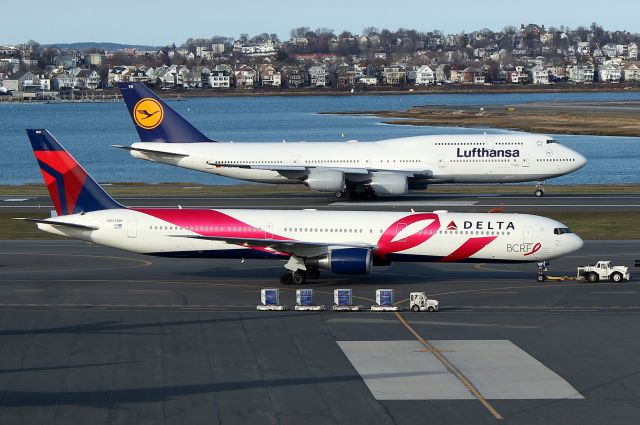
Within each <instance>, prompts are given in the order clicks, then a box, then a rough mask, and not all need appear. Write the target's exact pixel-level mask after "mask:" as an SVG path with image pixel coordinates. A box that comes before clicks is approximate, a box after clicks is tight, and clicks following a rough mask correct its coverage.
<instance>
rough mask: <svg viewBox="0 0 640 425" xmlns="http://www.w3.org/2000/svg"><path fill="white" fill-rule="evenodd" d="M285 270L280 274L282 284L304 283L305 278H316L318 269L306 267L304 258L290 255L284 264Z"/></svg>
mask: <svg viewBox="0 0 640 425" xmlns="http://www.w3.org/2000/svg"><path fill="white" fill-rule="evenodd" d="M284 268H285V269H286V270H285V272H284V273H283V274H282V276H280V283H282V284H283V285H291V284H294V285H304V284H305V283H306V282H307V279H318V278H319V277H320V270H319V269H318V268H317V267H307V266H306V264H305V263H304V260H303V259H302V258H300V257H296V256H295V255H292V256H291V257H289V261H287V264H285V265H284Z"/></svg>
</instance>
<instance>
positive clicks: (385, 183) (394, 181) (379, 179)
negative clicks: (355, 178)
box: [369, 173, 409, 195]
mask: <svg viewBox="0 0 640 425" xmlns="http://www.w3.org/2000/svg"><path fill="white" fill-rule="evenodd" d="M369 187H371V189H373V191H374V192H375V193H376V194H378V195H406V194H407V191H408V189H409V183H408V179H407V176H405V175H404V174H393V173H373V176H372V177H371V183H369Z"/></svg>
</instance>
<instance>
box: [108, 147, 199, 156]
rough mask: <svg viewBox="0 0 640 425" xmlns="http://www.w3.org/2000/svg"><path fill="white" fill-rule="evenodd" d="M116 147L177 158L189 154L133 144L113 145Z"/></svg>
mask: <svg viewBox="0 0 640 425" xmlns="http://www.w3.org/2000/svg"><path fill="white" fill-rule="evenodd" d="M111 146H113V147H114V148H118V149H123V150H125V151H129V152H131V151H136V152H142V153H149V154H153V155H162V156H170V157H175V158H184V157H187V156H189V155H188V154H184V153H176V152H166V151H161V150H156V149H143V148H134V147H131V146H123V145H111Z"/></svg>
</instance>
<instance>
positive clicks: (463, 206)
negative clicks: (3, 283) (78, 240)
mask: <svg viewBox="0 0 640 425" xmlns="http://www.w3.org/2000/svg"><path fill="white" fill-rule="evenodd" d="M533 189H534V186H533V185H532V186H531V192H532V195H531V196H527V195H525V196H523V195H500V194H486V195H444V194H429V193H428V192H427V193H424V194H411V195H407V196H402V197H380V198H376V199H369V200H359V199H357V200H348V199H340V200H338V199H336V198H335V197H334V196H333V195H322V194H317V193H309V194H301V195H263V196H237V197H224V196H206V195H189V194H185V195H184V196H123V197H118V198H117V201H118V202H121V203H122V204H123V205H126V206H129V207H168V208H176V207H177V206H178V205H181V206H182V207H185V208H187V207H193V208H319V209H351V210H387V209H389V208H396V209H403V210H409V209H411V208H414V209H418V210H435V209H448V210H452V211H459V212H464V211H471V212H486V211H488V210H490V209H493V208H496V207H500V206H501V205H502V207H503V208H504V209H505V211H508V212H530V211H537V212H540V213H544V212H545V211H546V212H549V211H554V212H557V211H640V195H632V194H629V195H611V194H597V193H594V194H591V195H553V194H546V195H545V196H544V197H543V198H536V197H535V196H533ZM51 209H53V204H52V203H51V199H50V198H49V197H48V196H33V195H31V196H28V195H25V196H20V195H3V196H0V211H3V212H42V211H44V212H45V213H46V214H48V213H49V211H50V210H51Z"/></svg>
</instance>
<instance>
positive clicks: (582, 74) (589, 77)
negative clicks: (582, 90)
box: [569, 63, 595, 83]
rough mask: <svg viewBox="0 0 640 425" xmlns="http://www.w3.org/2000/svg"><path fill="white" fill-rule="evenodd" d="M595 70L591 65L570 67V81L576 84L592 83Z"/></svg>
mask: <svg viewBox="0 0 640 425" xmlns="http://www.w3.org/2000/svg"><path fill="white" fill-rule="evenodd" d="M594 74H595V70H594V68H593V65H592V64H590V63H584V64H577V65H572V66H569V80H570V81H573V82H575V83H591V82H593V77H594Z"/></svg>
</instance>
